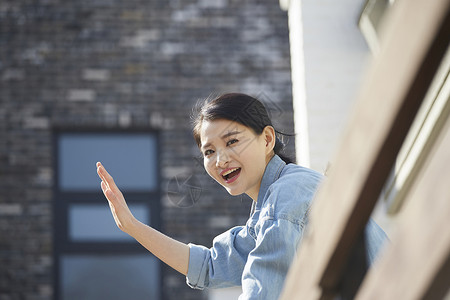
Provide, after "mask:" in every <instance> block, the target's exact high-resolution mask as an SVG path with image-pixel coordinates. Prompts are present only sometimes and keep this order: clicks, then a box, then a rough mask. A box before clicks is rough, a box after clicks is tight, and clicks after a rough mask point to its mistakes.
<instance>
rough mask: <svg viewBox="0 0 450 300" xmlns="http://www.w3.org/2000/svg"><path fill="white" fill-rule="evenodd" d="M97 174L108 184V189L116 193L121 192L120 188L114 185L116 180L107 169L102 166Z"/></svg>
mask: <svg viewBox="0 0 450 300" xmlns="http://www.w3.org/2000/svg"><path fill="white" fill-rule="evenodd" d="M97 173H98V175H99V176H100V178H101V179H102V180H103V181H104V182H105V183H106V185H107V187H108V188H110V189H111V190H113V191H114V192H120V191H119V188H118V187H117V186H116V184H115V183H114V179H113V178H112V176H111V175H110V174H109V173H108V171H106V169H105V167H104V166H103V165H100V166H99V167H98V169H97Z"/></svg>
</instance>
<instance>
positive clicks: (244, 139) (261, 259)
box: [97, 94, 384, 300]
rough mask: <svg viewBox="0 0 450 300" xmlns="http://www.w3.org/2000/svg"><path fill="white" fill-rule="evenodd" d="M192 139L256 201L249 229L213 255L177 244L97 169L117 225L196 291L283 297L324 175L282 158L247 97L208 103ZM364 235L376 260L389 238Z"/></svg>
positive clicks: (232, 184)
mask: <svg viewBox="0 0 450 300" xmlns="http://www.w3.org/2000/svg"><path fill="white" fill-rule="evenodd" d="M193 133H194V138H195V140H196V142H197V145H198V147H199V149H200V151H201V152H202V154H203V157H204V167H205V169H206V171H207V172H208V174H209V175H210V176H211V177H212V178H214V179H215V180H216V181H217V182H218V183H219V184H220V185H222V186H223V187H224V188H225V189H226V190H227V191H228V192H229V193H230V194H231V195H240V194H243V193H245V194H247V195H248V196H250V198H251V199H252V200H253V205H252V211H251V216H250V218H249V219H248V221H247V223H246V225H244V226H236V227H233V228H231V229H230V230H228V231H227V232H225V233H223V234H221V235H219V236H217V237H216V238H215V239H214V241H213V246H212V247H211V248H210V249H208V248H206V247H204V246H199V245H194V244H188V245H186V244H184V243H181V242H178V241H175V240H173V239H171V238H169V237H167V236H165V235H164V234H162V233H160V232H158V231H156V230H155V229H153V228H151V227H149V226H147V225H145V224H142V223H141V222H139V221H138V220H136V219H135V218H134V217H133V215H132V214H131V212H130V210H129V209H128V207H127V204H126V202H125V199H124V197H123V195H122V193H121V192H120V190H119V189H118V188H117V186H116V184H115V183H114V181H113V178H112V177H111V176H110V175H109V174H108V173H107V171H106V170H105V168H104V167H103V166H102V165H101V163H97V173H98V175H99V176H100V178H101V179H102V182H101V188H102V190H103V193H104V194H105V196H106V198H107V199H108V202H109V205H110V208H111V212H112V214H113V216H114V219H115V221H116V224H117V225H118V227H119V228H120V229H121V230H123V231H124V232H126V233H128V234H129V235H131V236H132V237H134V238H135V239H136V240H137V241H138V242H139V243H141V244H142V245H143V246H144V247H145V248H147V249H148V250H149V251H150V252H152V253H153V254H154V255H155V256H157V257H158V258H159V259H161V260H162V261H164V262H165V263H167V264H168V265H169V266H171V267H172V268H174V269H175V270H177V271H179V272H180V273H182V274H184V275H186V277H187V283H188V285H189V286H191V287H193V288H198V289H203V288H206V287H209V288H220V287H229V286H238V285H241V286H242V295H241V296H240V297H239V299H241V300H242V299H277V298H278V296H279V294H280V293H281V290H282V288H283V283H284V280H285V277H286V274H287V271H288V269H289V266H290V264H291V262H292V259H293V258H294V255H295V252H296V249H297V247H298V245H299V243H300V241H301V239H302V235H303V230H304V228H305V226H306V223H307V219H308V210H309V208H310V205H311V201H312V199H313V197H314V194H315V191H316V189H317V187H318V185H319V183H320V181H321V179H322V175H321V174H319V173H317V172H315V171H313V170H310V169H307V168H304V167H301V166H298V165H295V164H293V163H291V162H290V161H289V159H287V158H285V157H284V156H283V155H282V153H281V151H282V150H283V144H282V143H281V141H280V140H279V139H278V138H277V133H276V131H275V129H274V128H273V126H272V122H271V120H270V119H269V117H268V114H267V111H266V109H265V107H264V105H263V104H262V103H261V102H259V101H258V100H256V99H254V98H252V97H250V96H248V95H244V94H225V95H223V96H220V97H218V98H216V99H214V100H213V101H210V102H207V103H205V104H204V106H203V107H202V108H201V110H200V111H199V114H198V116H197V119H196V120H195V123H194V130H193ZM366 232H367V233H368V235H369V239H368V241H369V244H368V246H367V249H368V254H369V258H370V259H371V260H372V259H373V258H374V255H375V254H376V252H377V251H378V247H379V245H380V244H381V242H382V240H383V239H384V233H383V232H382V230H381V229H380V228H379V227H378V226H376V224H371V226H370V227H369V226H368V228H367V229H366Z"/></svg>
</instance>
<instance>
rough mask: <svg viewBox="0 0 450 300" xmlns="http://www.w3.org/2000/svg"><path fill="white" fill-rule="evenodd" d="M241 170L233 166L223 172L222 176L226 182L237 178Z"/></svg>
mask: <svg viewBox="0 0 450 300" xmlns="http://www.w3.org/2000/svg"><path fill="white" fill-rule="evenodd" d="M240 172H241V168H233V169H230V170H228V171H226V172H224V173H223V174H222V178H223V179H224V180H225V181H226V182H230V181H234V180H233V179H235V178H237V177H236V176H237V175H239V173H240Z"/></svg>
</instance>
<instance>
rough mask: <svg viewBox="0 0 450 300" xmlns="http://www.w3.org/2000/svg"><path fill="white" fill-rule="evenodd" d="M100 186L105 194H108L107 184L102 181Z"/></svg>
mask: <svg viewBox="0 0 450 300" xmlns="http://www.w3.org/2000/svg"><path fill="white" fill-rule="evenodd" d="M100 186H101V188H102V191H103V194H104V193H106V190H107V189H108V187H107V186H106V183H105V182H104V181H102V182H101V183H100Z"/></svg>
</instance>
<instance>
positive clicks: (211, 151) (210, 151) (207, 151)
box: [203, 149, 214, 156]
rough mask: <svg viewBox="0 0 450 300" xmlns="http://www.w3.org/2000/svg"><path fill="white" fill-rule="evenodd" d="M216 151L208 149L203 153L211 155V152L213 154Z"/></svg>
mask: <svg viewBox="0 0 450 300" xmlns="http://www.w3.org/2000/svg"><path fill="white" fill-rule="evenodd" d="M213 153H214V151H213V150H210V149H209V150H206V151H205V152H204V153H203V155H204V156H209V155H211V154H213Z"/></svg>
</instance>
